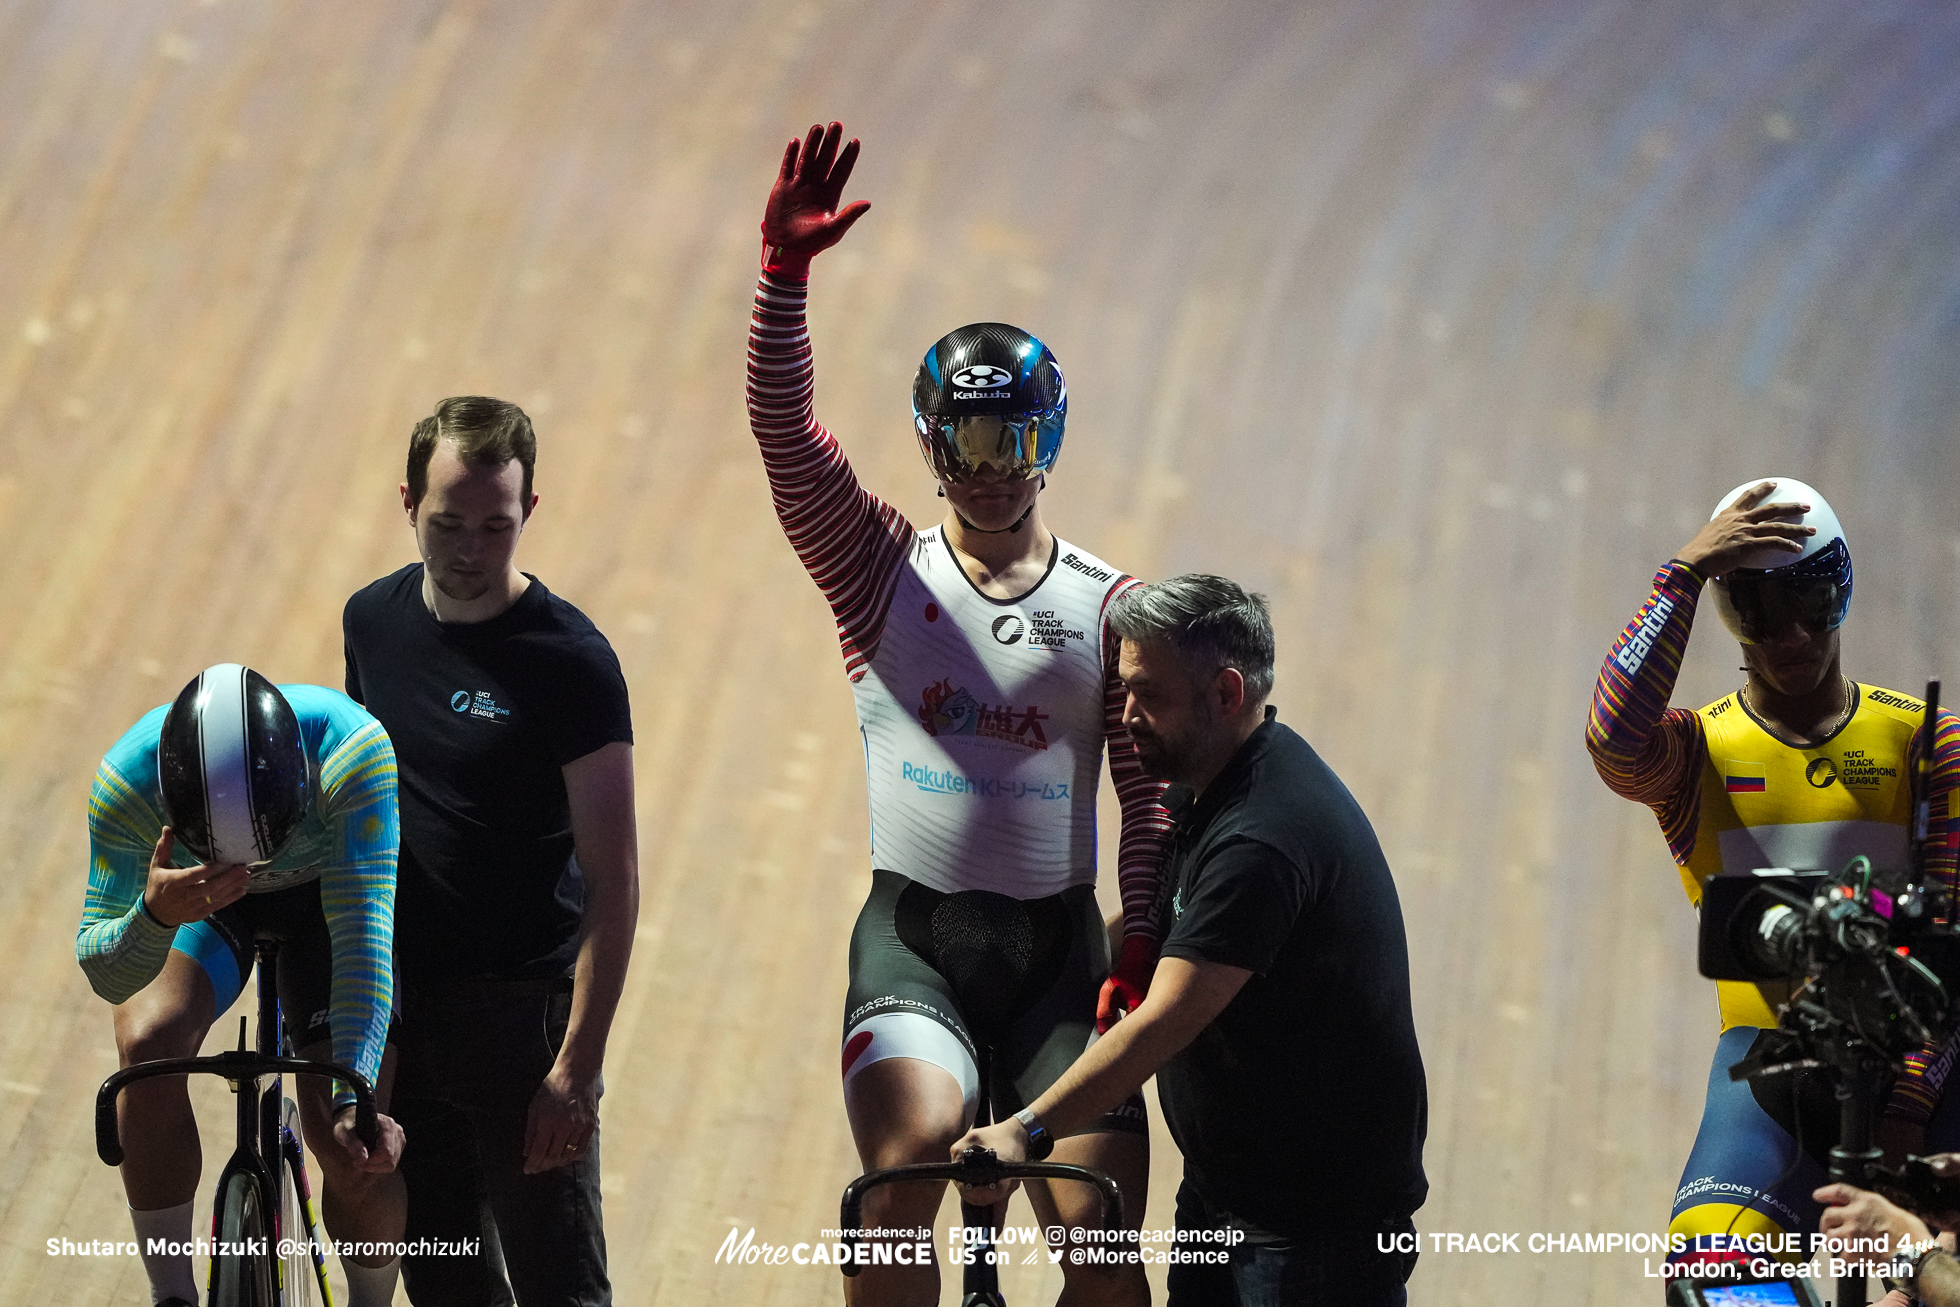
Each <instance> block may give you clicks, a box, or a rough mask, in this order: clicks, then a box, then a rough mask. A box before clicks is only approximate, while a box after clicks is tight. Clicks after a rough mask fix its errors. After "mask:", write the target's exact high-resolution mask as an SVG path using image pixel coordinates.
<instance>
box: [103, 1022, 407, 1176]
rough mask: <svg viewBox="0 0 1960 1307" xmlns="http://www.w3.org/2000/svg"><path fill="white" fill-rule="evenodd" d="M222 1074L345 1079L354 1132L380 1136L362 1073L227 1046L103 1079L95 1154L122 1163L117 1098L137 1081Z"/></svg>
mask: <svg viewBox="0 0 1960 1307" xmlns="http://www.w3.org/2000/svg"><path fill="white" fill-rule="evenodd" d="M200 1072H201V1073H204V1074H208V1075H214V1076H223V1077H224V1078H225V1079H227V1080H249V1079H255V1078H257V1077H259V1076H269V1075H294V1076H331V1077H333V1078H335V1079H337V1080H341V1081H344V1082H345V1083H346V1084H347V1087H348V1088H350V1089H352V1090H353V1091H354V1134H355V1135H356V1136H357V1137H358V1138H359V1139H360V1141H361V1142H362V1143H363V1144H365V1145H367V1146H368V1147H369V1148H373V1147H374V1145H375V1143H376V1142H377V1141H378V1140H379V1139H380V1138H381V1126H380V1123H379V1122H378V1121H376V1120H375V1109H374V1086H372V1085H370V1084H369V1083H368V1079H367V1077H366V1076H364V1075H362V1074H361V1073H360V1072H358V1071H356V1070H354V1069H353V1068H352V1067H345V1066H341V1065H340V1064H339V1063H337V1062H306V1061H302V1060H301V1059H299V1058H296V1057H266V1056H265V1055H264V1054H262V1053H254V1052H251V1051H249V1050H240V1049H230V1050H227V1051H226V1052H223V1053H218V1054H216V1055H214V1056H212V1057H173V1058H166V1059H164V1060H163V1061H160V1062H139V1063H137V1064H136V1065H135V1066H131V1067H124V1068H123V1069H122V1070H120V1071H118V1072H116V1073H115V1074H114V1075H112V1076H110V1077H109V1078H108V1079H107V1080H104V1081H103V1082H102V1088H100V1089H98V1090H96V1091H95V1155H96V1156H97V1157H100V1158H101V1159H102V1160H103V1162H105V1163H106V1164H108V1165H110V1166H121V1165H122V1160H123V1148H122V1132H121V1131H120V1130H119V1129H118V1127H117V1124H116V1096H117V1095H118V1094H120V1093H121V1092H122V1091H123V1089H124V1088H125V1087H127V1086H129V1085H131V1084H134V1083H135V1082H136V1081H138V1080H149V1079H152V1078H154V1077H156V1076H180V1075H185V1074H187V1073H200Z"/></svg>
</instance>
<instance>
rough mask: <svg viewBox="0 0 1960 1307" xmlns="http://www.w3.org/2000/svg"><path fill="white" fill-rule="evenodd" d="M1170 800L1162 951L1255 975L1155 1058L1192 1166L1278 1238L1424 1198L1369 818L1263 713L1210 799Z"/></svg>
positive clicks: (1395, 937)
mask: <svg viewBox="0 0 1960 1307" xmlns="http://www.w3.org/2000/svg"><path fill="white" fill-rule="evenodd" d="M1167 802H1168V803H1169V805H1170V807H1171V815H1172V816H1173V817H1174V818H1175V819H1176V822H1177V831H1176V835H1175V836H1174V842H1173V844H1172V846H1171V854H1170V858H1171V862H1170V877H1169V880H1170V884H1171V885H1172V886H1174V887H1175V891H1176V892H1175V897H1174V898H1173V900H1172V911H1173V912H1174V913H1175V920H1174V922H1173V923H1172V925H1171V928H1170V934H1169V937H1168V938H1167V939H1166V940H1165V941H1164V954H1165V956H1167V957H1177V958H1186V959H1189V960H1193V961H1205V962H1218V963H1224V964H1226V965H1229V966H1234V967H1244V968H1246V969H1247V970H1249V971H1251V972H1253V975H1252V976H1251V977H1250V978H1249V979H1247V981H1246V983H1245V986H1244V988H1242V989H1241V990H1240V991H1239V992H1238V993H1237V994H1236V995H1235V996H1233V999H1232V1001H1231V1002H1230V1003H1229V1004H1227V1005H1226V1007H1225V1010H1224V1011H1223V1012H1221V1013H1219V1015H1218V1016H1217V1017H1216V1018H1215V1019H1214V1020H1213V1021H1212V1023H1211V1024H1210V1025H1208V1026H1206V1027H1205V1029H1204V1030H1203V1031H1201V1032H1200V1033H1199V1035H1198V1037H1197V1038H1196V1039H1194V1040H1193V1041H1192V1042H1191V1043H1190V1045H1189V1046H1187V1047H1186V1048H1184V1049H1183V1050H1182V1051H1180V1052H1179V1053H1178V1054H1177V1055H1176V1056H1175V1057H1173V1058H1172V1059H1171V1060H1170V1062H1169V1063H1167V1064H1166V1065H1165V1066H1164V1067H1163V1068H1162V1069H1161V1070H1160V1071H1159V1072H1158V1073H1157V1092H1158V1094H1159V1096H1160V1098H1161V1100H1162V1102H1163V1106H1164V1119H1165V1121H1166V1122H1167V1123H1168V1124H1169V1125H1170V1129H1171V1136H1172V1138H1174V1139H1176V1140H1177V1145H1178V1147H1179V1148H1180V1149H1182V1150H1183V1152H1184V1160H1185V1167H1186V1173H1187V1175H1188V1177H1189V1179H1190V1180H1191V1182H1192V1183H1193V1184H1194V1185H1195V1186H1196V1187H1197V1189H1198V1191H1199V1193H1200V1194H1202V1195H1203V1196H1204V1198H1205V1200H1206V1202H1207V1204H1208V1205H1210V1206H1211V1207H1212V1208H1213V1209H1214V1210H1217V1211H1221V1212H1225V1213H1229V1214H1230V1216H1231V1217H1232V1218H1234V1219H1235V1220H1236V1221H1238V1222H1240V1223H1242V1224H1244V1225H1247V1226H1250V1227H1252V1228H1254V1229H1258V1230H1264V1231H1270V1232H1272V1233H1274V1234H1280V1235H1291V1236H1301V1235H1306V1234H1309V1233H1311V1232H1313V1231H1315V1230H1324V1229H1326V1228H1328V1227H1330V1226H1342V1227H1347V1226H1367V1227H1372V1226H1374V1225H1377V1224H1379V1223H1380V1222H1381V1221H1384V1220H1387V1219H1390V1218H1393V1217H1399V1216H1406V1215H1408V1214H1409V1213H1412V1212H1414V1211H1415V1210H1416V1208H1418V1207H1420V1206H1421V1205H1422V1201H1423V1198H1424V1197H1425V1196H1426V1195H1427V1194H1428V1192H1429V1182H1428V1180H1427V1179H1426V1178H1425V1177H1424V1176H1423V1171H1422V1141H1423V1136H1424V1135H1425V1134H1426V1133H1427V1131H1428V1119H1429V1097H1428V1091H1427V1088H1426V1086H1425V1084H1424V1081H1423V1074H1422V1055H1421V1053H1420V1052H1419V1051H1418V1050H1417V1048H1416V1031H1415V1019H1414V1016H1413V1015H1412V1013H1411V1012H1410V1009H1409V949H1408V940H1407V937H1406V936H1405V934H1404V933H1403V929H1402V907H1401V903H1400V901H1399V900H1398V899H1397V898H1396V895H1395V882H1394V881H1393V880H1392V879H1391V878H1390V876H1389V872H1388V862H1387V860H1386V859H1384V858H1383V857H1382V851H1381V845H1380V844H1379V843H1378V842H1377V841H1376V839H1375V832H1374V828H1373V827H1371V826H1370V825H1369V824H1368V818H1367V816H1366V815H1365V814H1364V813H1363V812H1362V811H1361V807H1360V805H1359V804H1357V803H1356V802H1355V801H1354V797H1353V796H1352V795H1350V794H1349V793H1348V791H1347V787H1346V786H1345V785H1343V784H1341V780H1340V778H1339V777H1338V776H1336V775H1334V773H1333V771H1332V770H1331V769H1330V768H1329V767H1328V766H1327V764H1326V763H1324V762H1322V761H1321V760H1320V755H1318V754H1316V753H1315V752H1314V751H1313V749H1312V747H1311V746H1309V745H1308V744H1307V742H1306V741H1305V740H1303V739H1301V738H1300V737H1299V736H1298V735H1297V734H1295V733H1294V732H1293V731H1291V730H1290V729H1288V728H1287V727H1285V726H1283V725H1281V724H1280V723H1278V722H1276V721H1274V720H1272V710H1271V709H1268V710H1267V720H1266V721H1265V723H1264V724H1263V725H1261V726H1260V727H1259V728H1258V729H1257V730H1255V731H1254V732H1253V733H1252V736H1251V738H1250V739H1248V740H1247V741H1246V742H1245V744H1244V745H1243V746H1242V747H1241V748H1240V749H1239V751H1238V752H1237V753H1236V754H1234V755H1233V756H1232V760H1231V761H1230V762H1229V763H1228V764H1227V765H1226V767H1225V770H1224V771H1222V772H1220V773H1219V775H1218V777H1217V778H1216V779H1215V780H1214V781H1213V782H1212V783H1211V784H1210V785H1209V786H1208V787H1206V790H1205V793H1204V795H1203V796H1202V798H1201V799H1200V800H1199V801H1198V802H1196V803H1192V802H1191V800H1190V792H1189V790H1187V789H1184V788H1183V787H1177V786H1174V787H1172V790H1171V792H1170V795H1168V796H1167Z"/></svg>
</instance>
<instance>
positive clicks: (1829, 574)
mask: <svg viewBox="0 0 1960 1307" xmlns="http://www.w3.org/2000/svg"><path fill="white" fill-rule="evenodd" d="M1712 588H1713V589H1714V591H1715V609H1716V611H1717V612H1718V613H1720V614H1721V618H1722V624H1723V625H1724V626H1726V627H1728V628H1729V634H1731V635H1733V636H1734V637H1735V638H1736V639H1738V640H1740V641H1741V642H1742V643H1744V644H1761V643H1763V642H1764V641H1766V640H1773V639H1775V638H1776V637H1777V636H1779V635H1781V634H1782V633H1783V632H1785V631H1787V630H1789V629H1790V627H1791V626H1792V625H1793V624H1794V625H1797V626H1801V627H1803V628H1804V629H1805V630H1807V631H1809V632H1810V633H1811V634H1813V635H1822V634H1823V633H1824V632H1826V631H1829V630H1833V629H1835V628H1836V627H1838V626H1839V625H1841V624H1842V623H1843V622H1844V615H1845V613H1846V612H1847V611H1848V610H1849V609H1850V607H1851V551H1850V550H1849V549H1847V548H1845V544H1844V541H1843V539H1842V538H1840V539H1837V540H1833V541H1832V542H1831V543H1830V544H1829V545H1827V546H1826V547H1825V548H1823V549H1820V550H1818V551H1817V552H1816V553H1815V554H1812V555H1811V556H1810V557H1809V558H1806V559H1804V560H1803V561H1802V562H1800V563H1792V564H1790V565H1789V566H1787V567H1777V568H1771V569H1769V570H1767V571H1752V570H1744V569H1737V570H1736V571H1733V572H1730V573H1729V574H1728V575H1727V576H1722V577H1717V578H1716V579H1715V582H1714V585H1713V587H1712Z"/></svg>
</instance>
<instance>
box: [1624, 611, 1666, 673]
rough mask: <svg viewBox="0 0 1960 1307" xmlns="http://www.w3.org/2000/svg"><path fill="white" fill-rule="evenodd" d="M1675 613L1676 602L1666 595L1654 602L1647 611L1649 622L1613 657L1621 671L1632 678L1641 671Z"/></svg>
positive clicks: (1643, 623) (1643, 624)
mask: <svg viewBox="0 0 1960 1307" xmlns="http://www.w3.org/2000/svg"><path fill="white" fill-rule="evenodd" d="M1673 611H1674V601H1673V600H1672V599H1669V598H1668V597H1667V596H1666V595H1662V596H1661V597H1660V598H1658V599H1656V600H1654V606H1653V607H1652V608H1650V609H1648V610H1647V620H1646V621H1644V622H1642V623H1641V624H1640V629H1639V630H1638V631H1635V632H1634V633H1633V639H1631V640H1628V641H1627V642H1626V646H1625V647H1624V648H1622V649H1621V650H1620V652H1618V653H1616V654H1614V655H1613V661H1614V662H1616V663H1618V664H1619V665H1620V670H1621V671H1623V672H1625V673H1626V674H1627V675H1628V676H1632V675H1633V674H1635V673H1636V672H1638V671H1639V670H1640V664H1642V663H1644V662H1646V661H1647V655H1648V653H1649V652H1650V651H1652V649H1653V647H1654V641H1656V640H1658V639H1660V637H1661V628H1662V627H1663V626H1666V625H1667V617H1668V614H1669V613H1672V612H1673Z"/></svg>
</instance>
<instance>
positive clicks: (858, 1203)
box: [837, 1147, 1123, 1275]
mask: <svg viewBox="0 0 1960 1307" xmlns="http://www.w3.org/2000/svg"><path fill="white" fill-rule="evenodd" d="M907 1180H951V1181H953V1182H954V1183H955V1184H964V1185H973V1186H977V1187H980V1188H985V1187H986V1186H988V1185H995V1184H999V1183H1000V1182H1001V1181H1002V1180H1079V1181H1081V1182H1082V1183H1083V1184H1092V1185H1094V1186H1095V1187H1096V1188H1097V1190H1099V1191H1100V1192H1101V1194H1102V1208H1103V1210H1102V1215H1103V1227H1104V1228H1105V1229H1109V1230H1120V1229H1122V1228H1123V1195H1122V1192H1121V1191H1120V1190H1118V1189H1117V1187H1116V1182H1115V1181H1114V1180H1112V1179H1110V1178H1109V1177H1108V1176H1106V1175H1104V1174H1103V1173H1102V1172H1101V1171H1091V1170H1090V1169H1089V1168H1088V1167H1086V1166H1070V1165H1069V1164H1067V1163H1066V1162H1003V1161H1001V1160H1000V1157H999V1155H998V1154H996V1153H995V1152H994V1150H993V1149H991V1148H978V1147H975V1148H969V1149H967V1150H966V1151H965V1152H963V1153H961V1154H960V1158H959V1160H958V1161H957V1162H925V1163H922V1164H920V1165H917V1166H888V1167H886V1168H884V1169H883V1170H881V1171H866V1172H865V1173H864V1174H863V1175H861V1176H859V1177H858V1178H857V1179H855V1180H853V1181H851V1182H850V1184H848V1185H846V1186H844V1203H843V1209H842V1211H841V1212H840V1214H839V1218H838V1222H837V1224H838V1226H839V1227H840V1228H841V1229H842V1230H843V1231H844V1235H845V1237H846V1238H849V1237H850V1236H851V1235H852V1233H853V1232H855V1231H857V1230H860V1229H862V1228H863V1226H864V1195H865V1194H866V1193H867V1192H869V1191H870V1190H872V1189H876V1188H877V1187H878V1186H879V1185H883V1184H898V1183H902V1182H904V1181H907ZM854 1242H855V1243H857V1244H858V1245H860V1246H861V1245H862V1243H863V1241H862V1240H856V1241H854ZM860 1255H861V1254H856V1253H854V1254H853V1255H852V1257H851V1260H850V1261H848V1262H846V1263H845V1264H844V1267H843V1271H844V1274H845V1275H856V1274H857V1273H858V1265H859V1263H858V1257H859V1256H860Z"/></svg>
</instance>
